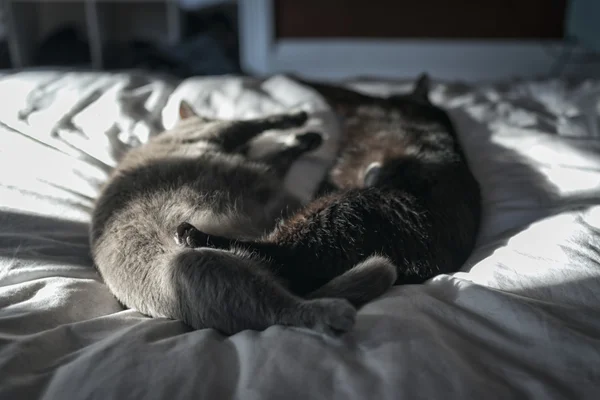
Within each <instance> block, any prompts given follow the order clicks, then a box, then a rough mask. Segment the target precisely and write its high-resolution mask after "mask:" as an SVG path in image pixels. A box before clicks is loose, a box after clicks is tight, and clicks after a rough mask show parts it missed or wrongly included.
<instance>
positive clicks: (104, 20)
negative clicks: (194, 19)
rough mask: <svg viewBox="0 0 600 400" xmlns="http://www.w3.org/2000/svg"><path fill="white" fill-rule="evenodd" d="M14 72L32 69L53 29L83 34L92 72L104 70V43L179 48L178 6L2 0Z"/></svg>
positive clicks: (153, 1)
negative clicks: (68, 25) (67, 26)
mask: <svg viewBox="0 0 600 400" xmlns="http://www.w3.org/2000/svg"><path fill="white" fill-rule="evenodd" d="M2 1H3V3H2V6H3V7H4V19H5V23H6V28H7V29H6V39H7V40H8V43H9V51H10V57H11V61H12V65H13V67H14V68H26V67H35V66H36V65H35V64H34V60H33V57H34V51H35V49H36V47H37V45H38V44H39V43H40V41H41V40H43V38H44V37H45V36H46V35H47V34H48V33H50V32H52V31H53V30H54V29H56V28H58V27H59V26H60V25H62V24H65V23H71V24H73V25H75V26H77V28H78V29H79V30H80V31H81V32H82V33H84V34H85V37H86V39H87V42H88V45H89V51H90V60H91V65H90V66H91V67H92V68H94V69H102V68H103V66H104V60H105V52H106V43H107V42H108V41H116V42H126V41H128V40H130V39H131V38H134V37H135V38H138V39H145V40H150V41H152V42H155V43H169V44H174V43H177V42H178V41H179V40H180V38H181V32H182V18H181V10H180V6H179V3H178V1H177V0H146V1H144V0H112V1H109V0H66V1H52V0H38V1H32V0H26V1H24V0H2Z"/></svg>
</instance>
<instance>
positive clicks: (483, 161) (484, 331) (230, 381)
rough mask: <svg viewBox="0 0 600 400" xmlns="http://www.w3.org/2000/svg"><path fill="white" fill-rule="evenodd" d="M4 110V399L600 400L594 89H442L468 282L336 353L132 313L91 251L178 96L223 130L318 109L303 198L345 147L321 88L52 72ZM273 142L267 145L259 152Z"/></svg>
mask: <svg viewBox="0 0 600 400" xmlns="http://www.w3.org/2000/svg"><path fill="white" fill-rule="evenodd" d="M351 84H352V85H353V86H354V87H356V88H357V89H359V90H364V91H367V92H373V93H380V94H388V93H394V92H404V91H406V90H409V89H410V82H403V81H402V82H379V81H361V82H353V83H351ZM0 98H2V107H0V399H7V400H8V399H37V398H40V399H83V398H86V399H87V398H99V399H131V398H140V399H169V400H170V399H188V398H201V399H234V398H239V399H284V398H285V399H327V400H332V399H344V400H348V399H417V398H423V399H433V398H443V399H509V398H510V399H513V398H535V399H597V398H598V396H599V394H600V141H599V140H598V139H599V138H600V133H599V131H598V123H599V121H600V118H599V114H600V81H590V80H588V81H579V82H567V81H558V80H553V81H536V82H534V81H531V82H513V83H510V84H497V85H479V86H476V87H471V86H467V85H463V84H458V83H444V82H437V83H436V84H435V85H434V91H433V94H432V99H433V100H434V101H435V102H436V103H438V104H440V105H442V106H444V107H446V108H447V109H448V110H449V111H450V113H451V116H452V118H453V120H454V122H455V123H456V125H457V128H458V130H459V134H460V137H461V141H462V142H463V145H464V147H465V149H466V152H467V156H468V158H469V162H470V163H471V166H472V168H473V171H474V173H475V175H476V177H477V179H478V180H479V182H480V183H481V186H482V190H483V197H484V221H483V226H482V230H481V233H480V236H479V239H478V245H477V249H476V251H475V252H474V254H473V255H472V257H471V258H470V260H469V261H468V262H467V263H466V265H465V266H464V268H463V269H462V270H461V271H460V272H458V273H456V274H450V275H441V276H438V277H436V278H434V279H432V280H430V281H429V282H428V283H426V284H424V285H413V286H403V287H396V288H394V289H393V290H391V291H390V292H389V293H388V294H386V295H385V296H383V297H382V298H380V299H378V300H376V301H374V302H373V303H371V304H369V305H367V306H365V307H364V308H363V309H361V310H360V312H359V315H358V320H357V325H356V328H355V330H354V331H353V332H352V333H350V334H348V335H346V336H344V337H342V338H339V339H333V338H325V337H322V336H319V335H317V334H315V333H312V332H308V331H306V330H302V329H296V328H284V327H280V326H274V327H271V328H269V329H267V330H266V331H264V332H255V331H244V332H241V333H239V334H237V335H234V336H231V337H223V336H221V335H220V334H218V333H216V332H215V331H213V330H208V329H207V330H200V331H190V330H189V329H188V328H187V327H186V326H185V325H183V324H182V323H180V322H178V321H171V320H165V319H149V318H146V317H144V316H143V315H141V314H139V313H138V312H136V311H134V310H124V309H123V308H122V307H121V306H120V305H119V303H118V302H117V301H116V300H115V299H114V298H113V297H112V296H111V294H110V292H109V291H108V289H107V287H106V286H105V285H104V284H103V283H102V281H101V279H100V278H99V276H98V274H97V273H96V272H95V270H94V268H93V265H92V261H91V258H90V255H89V246H88V238H87V228H88V225H87V224H88V221H89V215H90V210H91V208H92V206H93V201H94V197H95V196H96V194H97V193H98V190H99V187H100V186H101V184H102V183H103V182H104V180H105V179H106V177H107V174H108V173H109V172H110V170H111V168H112V167H113V166H114V165H115V163H116V161H117V160H118V159H119V157H120V156H121V155H122V154H123V153H124V152H125V151H126V150H127V149H128V148H130V147H131V146H137V145H139V144H141V143H143V142H145V141H146V140H147V139H148V137H150V136H151V135H154V134H157V133H159V132H160V131H161V130H162V129H163V128H164V127H169V126H171V125H172V124H173V123H174V121H175V119H176V112H175V111H176V108H177V104H178V101H179V99H181V98H185V99H187V100H188V101H190V102H191V103H192V104H193V105H194V107H195V108H196V109H197V110H198V111H199V112H201V113H204V114H206V115H212V116H218V117H222V118H249V117H253V116H258V115H265V114H269V113H274V112H279V111H283V110H288V109H297V108H303V109H306V110H309V111H311V112H312V113H313V115H314V117H313V118H312V120H311V121H310V125H311V126H318V127H319V128H320V129H322V130H324V131H325V132H326V133H327V134H328V135H329V136H328V140H327V142H326V145H325V146H324V148H323V149H322V150H320V151H319V152H318V153H316V154H314V155H310V156H306V157H305V158H304V159H303V160H301V161H300V162H299V163H298V165H296V166H295V168H294V170H293V171H292V173H291V174H290V177H288V180H287V184H288V186H289V187H290V188H291V190H294V191H295V193H296V194H297V195H298V196H299V197H301V198H304V199H308V198H309V197H310V195H311V193H312V191H313V190H314V188H315V182H316V181H317V180H318V179H319V177H320V176H322V174H323V173H324V171H325V169H326V167H327V165H328V163H329V162H331V160H332V157H333V154H334V153H335V150H336V148H337V143H338V140H339V138H340V133H339V130H338V126H337V122H336V119H335V117H334V116H333V114H332V113H331V111H330V110H329V109H328V107H327V106H326V104H325V103H324V102H323V101H322V99H321V98H320V97H319V96H317V95H316V94H315V93H313V92H312V91H311V90H310V89H308V88H305V87H302V86H300V85H298V84H296V83H294V82H293V81H291V80H288V79H287V78H286V77H283V76H276V77H272V78H270V79H267V80H265V81H258V80H253V79H249V78H239V77H218V78H217V77H215V78H193V79H189V80H187V81H183V82H177V81H172V80H169V79H166V78H164V77H159V76H152V75H149V74H144V73H138V72H127V73H119V74H109V73H83V72H80V73H65V72H58V71H56V72H23V73H15V74H12V73H5V74H4V75H2V76H1V77H0ZM276 140H280V136H278V135H275V134H273V133H267V134H265V135H264V136H263V137H261V138H258V139H257V141H256V144H255V145H256V146H255V148H256V151H260V149H261V148H265V146H268V145H269V143H272V142H273V141H276ZM399 245H400V244H399Z"/></svg>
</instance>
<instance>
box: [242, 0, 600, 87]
mask: <svg viewBox="0 0 600 400" xmlns="http://www.w3.org/2000/svg"><path fill="white" fill-rule="evenodd" d="M599 1H600V0H599ZM238 4H239V7H240V14H239V15H240V20H239V21H240V50H241V62H242V65H243V67H244V69H245V70H246V72H249V73H251V74H255V75H263V76H265V75H271V74H274V73H279V72H294V73H296V74H299V75H304V76H307V77H312V78H318V79H344V78H349V77H353V76H359V75H361V76H364V75H370V76H377V77H390V78H397V77H414V76H416V75H417V74H419V73H421V72H424V71H427V72H429V73H430V74H432V76H435V77H438V78H442V79H461V80H467V81H480V80H488V79H505V78H511V77H539V76H544V75H547V74H548V73H549V72H550V71H553V70H554V66H555V65H556V63H557V62H559V61H560V59H561V56H560V55H561V54H563V50H564V49H567V48H568V47H569V46H570V45H569V44H568V43H567V42H566V41H565V40H564V38H565V20H566V18H565V16H566V14H567V12H568V5H569V1H568V0H487V1H481V0H460V1H459V0H244V1H240V2H239V3H238Z"/></svg>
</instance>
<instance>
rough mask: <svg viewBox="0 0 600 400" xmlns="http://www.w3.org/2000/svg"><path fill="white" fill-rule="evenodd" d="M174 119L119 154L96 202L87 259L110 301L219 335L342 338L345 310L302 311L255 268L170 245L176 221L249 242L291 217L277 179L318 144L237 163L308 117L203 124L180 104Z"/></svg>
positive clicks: (333, 305)
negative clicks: (290, 331) (255, 141)
mask: <svg viewBox="0 0 600 400" xmlns="http://www.w3.org/2000/svg"><path fill="white" fill-rule="evenodd" d="M180 114H181V116H182V119H181V121H179V123H178V125H177V126H176V127H175V128H174V129H173V130H171V131H167V132H165V133H163V134H161V135H158V136H156V137H155V138H153V139H151V140H150V141H149V142H148V143H147V144H146V145H144V146H141V147H139V148H136V149H133V150H131V151H130V152H129V153H128V154H126V156H125V157H124V159H123V160H122V161H121V162H120V164H119V166H118V167H117V168H116V170H115V171H114V173H113V175H112V177H111V178H110V180H109V182H108V183H107V185H106V186H105V187H104V189H103V191H102V193H101V195H100V197H99V199H98V200H97V204H96V207H95V210H94V213H93V217H92V227H91V245H92V253H93V257H94V260H95V263H96V266H97V268H98V270H99V271H100V273H101V275H102V277H103V279H104V281H105V283H106V284H107V285H108V286H109V288H110V289H111V291H112V292H113V294H114V295H115V296H116V297H117V298H118V299H119V301H120V302H121V303H122V304H124V305H125V306H127V307H130V308H134V309H137V310H139V311H140V312H142V313H144V314H146V315H149V316H153V317H167V318H173V319H180V320H182V321H184V322H185V323H187V324H188V325H190V326H191V327H193V328H196V329H200V328H215V329H217V330H219V331H221V332H223V333H225V334H233V333H236V332H239V331H242V330H244V329H256V330H262V329H265V328H267V327H268V326H271V325H276V324H279V325H288V326H298V327H306V328H310V329H314V330H317V331H320V332H324V333H327V334H338V333H341V332H345V331H348V330H349V329H351V328H352V326H353V325H354V319H355V314H356V310H355V308H354V307H353V306H352V305H351V304H350V303H349V302H348V301H346V300H344V299H330V298H321V299H309V300H305V299H302V298H300V297H298V296H296V295H294V294H292V293H291V292H290V291H289V290H288V289H286V287H285V286H284V283H283V282H279V281H277V280H275V279H274V278H273V277H272V276H271V274H270V273H268V272H267V269H265V268H263V266H262V265H261V259H260V258H257V257H255V256H251V255H250V254H246V253H244V252H243V251H241V250H239V251H236V252H228V251H224V250H219V249H211V248H199V249H190V248H186V247H184V246H181V245H180V244H178V243H177V242H176V240H175V238H174V237H173V234H174V232H175V231H176V229H177V227H178V226H179V225H180V223H181V221H189V222H190V223H191V224H193V225H194V226H196V227H198V228H199V229H201V230H203V231H204V232H208V233H210V234H212V235H218V236H223V237H228V238H232V239H234V238H235V239H237V238H239V239H246V240H250V239H256V238H258V237H260V236H261V235H263V234H264V233H265V232H266V231H269V230H271V229H272V228H273V227H274V226H275V224H276V221H277V220H278V218H280V217H282V216H283V215H285V213H286V212H292V211H294V210H296V209H297V207H298V206H299V204H297V201H296V200H295V199H294V198H293V197H292V196H291V195H289V194H288V193H287V192H286V191H285V190H284V189H283V188H284V186H283V181H282V179H283V178H284V177H285V175H286V172H287V170H288V168H289V167H290V166H291V164H292V163H293V162H294V161H295V160H296V159H297V158H298V157H299V156H300V155H301V154H303V153H305V152H307V151H311V150H313V149H314V148H316V147H318V146H319V145H320V143H321V137H320V135H319V134H316V133H304V134H298V135H297V136H296V140H295V141H294V143H293V144H287V145H285V147H284V148H281V149H279V150H278V151H276V152H275V153H272V154H269V155H266V156H264V158H263V159H261V160H249V159H248V158H247V157H246V156H245V155H244V152H245V149H246V147H247V143H248V141H249V140H251V139H252V138H254V137H255V136H257V135H259V134H260V133H262V132H263V131H265V130H269V129H288V128H292V127H299V126H301V125H303V124H304V122H305V121H306V119H307V115H306V114H305V113H296V114H288V115H274V116H269V117H266V118H262V119H255V120H248V121H222V120H209V119H206V118H201V117H199V116H197V115H195V114H194V113H193V110H192V109H191V107H190V106H189V105H187V104H185V103H182V106H181V110H180ZM311 297H315V296H311Z"/></svg>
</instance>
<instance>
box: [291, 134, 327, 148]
mask: <svg viewBox="0 0 600 400" xmlns="http://www.w3.org/2000/svg"><path fill="white" fill-rule="evenodd" d="M296 140H297V141H298V143H299V147H300V148H301V149H302V150H304V151H312V150H315V149H318V148H319V147H320V146H321V144H322V143H323V136H322V135H321V134H320V133H317V132H306V133H302V134H300V135H298V136H296Z"/></svg>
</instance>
